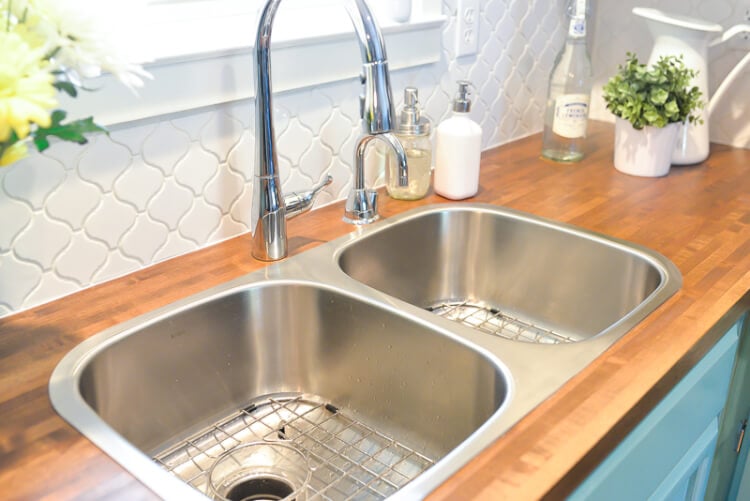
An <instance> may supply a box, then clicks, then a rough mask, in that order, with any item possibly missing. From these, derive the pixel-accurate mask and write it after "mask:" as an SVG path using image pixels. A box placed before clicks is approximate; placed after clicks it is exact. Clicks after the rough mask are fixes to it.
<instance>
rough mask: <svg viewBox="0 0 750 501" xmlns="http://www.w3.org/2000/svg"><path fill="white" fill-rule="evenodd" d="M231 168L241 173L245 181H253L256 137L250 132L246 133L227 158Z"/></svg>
mask: <svg viewBox="0 0 750 501" xmlns="http://www.w3.org/2000/svg"><path fill="white" fill-rule="evenodd" d="M227 163H228V164H229V168H230V169H232V170H233V171H235V172H237V173H239V174H240V175H241V176H242V177H243V178H245V181H251V180H252V179H253V175H254V174H253V166H254V164H255V137H254V136H253V135H252V134H251V133H250V131H247V130H246V131H244V132H243V133H242V137H241V138H240V140H239V142H238V143H237V144H236V145H234V148H232V151H230V152H229V156H228V157H227Z"/></svg>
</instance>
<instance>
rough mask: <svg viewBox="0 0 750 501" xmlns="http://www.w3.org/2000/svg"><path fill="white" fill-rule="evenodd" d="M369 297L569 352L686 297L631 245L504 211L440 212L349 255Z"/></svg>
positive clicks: (376, 236)
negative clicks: (372, 292) (379, 295)
mask: <svg viewBox="0 0 750 501" xmlns="http://www.w3.org/2000/svg"><path fill="white" fill-rule="evenodd" d="M339 264H340V266H341V268H342V269H343V270H344V272H346V273H347V274H348V275H350V276H351V277H353V278H355V279H356V280H359V281H360V282H363V283H365V284H367V285H369V286H370V287H373V288H375V289H377V290H379V291H382V292H384V293H386V294H389V295H391V296H395V297H397V298H399V299H401V300H403V301H406V302H408V303H411V304H413V305H415V306H418V307H421V308H425V309H428V310H430V311H434V312H436V313H438V314H441V315H444V316H447V317H448V318H452V319H456V320H459V321H462V322H464V323H466V324H468V325H473V326H475V327H478V328H480V329H482V330H485V331H487V332H490V333H493V334H497V335H501V336H504V337H506V338H509V339H514V340H519V341H527V342H543V343H563V342H575V341H582V340H585V339H589V338H591V337H594V336H597V335H599V334H602V333H603V332H606V331H607V330H608V329H613V328H615V327H616V326H618V324H619V330H620V331H623V330H627V329H629V328H630V327H632V326H633V325H634V324H635V323H636V322H637V321H638V320H640V319H641V318H643V317H644V316H645V315H646V314H648V313H649V312H650V311H651V310H653V309H654V307H655V306H656V305H658V304H660V303H661V301H663V299H664V297H666V296H669V295H671V294H672V293H673V292H674V290H676V289H675V287H679V273H678V272H677V271H676V269H674V267H673V266H672V264H671V263H670V262H668V261H667V260H666V259H664V258H662V257H661V256H658V255H656V254H654V253H653V252H651V251H648V250H646V249H643V248H640V247H637V246H635V245H633V244H628V243H624V242H618V241H615V240H613V239H610V238H605V237H602V236H599V235H594V234H592V233H590V232H586V231H583V230H581V229H577V228H573V227H570V226H566V225H561V224H558V223H551V222H549V221H545V220H542V219H539V218H535V217H533V216H529V215H526V214H519V213H517V212H513V211H510V210H503V209H498V208H497V207H487V206H485V207H482V206H476V205H474V206H452V207H450V208H441V207H436V208H434V209H432V210H427V211H419V212H417V213H414V214H411V215H407V216H406V217H403V218H400V219H399V221H397V222H395V221H394V222H392V223H391V224H390V225H388V226H385V227H382V228H380V229H378V230H377V231H373V232H371V233H368V234H367V235H366V236H364V237H362V238H358V239H356V241H354V242H353V243H351V244H350V245H348V246H347V247H346V248H345V249H343V251H341V253H340V256H339Z"/></svg>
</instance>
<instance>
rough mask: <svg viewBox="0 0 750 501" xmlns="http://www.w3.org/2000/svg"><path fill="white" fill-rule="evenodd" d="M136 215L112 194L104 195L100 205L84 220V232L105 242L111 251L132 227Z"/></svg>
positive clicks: (132, 209) (134, 211)
mask: <svg viewBox="0 0 750 501" xmlns="http://www.w3.org/2000/svg"><path fill="white" fill-rule="evenodd" d="M136 214H137V213H136V210H135V209H134V208H133V207H132V206H130V205H128V204H124V203H122V202H120V201H119V200H117V198H115V196H114V195H112V194H109V195H105V196H104V197H103V198H102V203H101V204H100V205H99V206H98V207H97V208H96V209H94V212H93V213H92V214H91V216H89V218H88V219H87V220H86V224H85V227H84V230H85V232H86V234H87V235H89V236H90V237H92V238H96V239H98V240H101V241H103V242H105V243H106V244H107V245H108V246H109V247H110V248H112V249H113V248H115V247H117V246H118V245H119V243H120V240H121V239H122V236H123V235H124V234H125V232H126V231H127V230H128V229H129V228H130V227H131V226H133V223H134V222H135V217H136Z"/></svg>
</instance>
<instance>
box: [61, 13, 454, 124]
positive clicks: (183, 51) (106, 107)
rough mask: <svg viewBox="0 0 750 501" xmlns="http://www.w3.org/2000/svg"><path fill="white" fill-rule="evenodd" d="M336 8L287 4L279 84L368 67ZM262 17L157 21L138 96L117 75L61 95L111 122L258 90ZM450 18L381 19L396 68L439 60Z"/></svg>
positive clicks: (65, 102)
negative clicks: (323, 10) (296, 8)
mask: <svg viewBox="0 0 750 501" xmlns="http://www.w3.org/2000/svg"><path fill="white" fill-rule="evenodd" d="M303 10H304V9H303ZM336 12H337V14H336V15H330V16H327V15H321V14H320V9H318V11H317V12H315V13H314V14H313V13H310V15H316V17H315V18H314V19H315V22H314V23H311V22H309V20H310V19H311V18H310V17H309V16H308V15H305V14H306V13H305V12H289V13H288V15H284V16H283V17H282V14H284V12H283V11H282V10H281V9H280V11H279V14H278V18H277V20H276V22H275V26H274V34H273V42H272V50H273V88H274V92H283V91H289V90H293V89H300V88H305V87H311V86H315V85H320V84H325V83H330V82H335V81H341V80H346V79H349V78H356V77H357V76H358V75H359V74H360V72H361V61H360V54H359V48H358V46H357V42H356V39H355V36H354V31H353V29H351V23H350V22H349V20H348V19H347V17H346V13H345V12H344V9H336ZM331 13H333V11H331ZM255 17H256V16H255V13H252V14H250V13H234V15H232V16H227V15H226V13H224V14H222V16H220V17H219V16H217V17H214V18H209V19H206V18H201V19H197V18H196V19H179V18H178V19H176V20H171V21H169V22H167V21H162V22H156V23H154V24H153V25H152V26H151V27H150V28H151V29H150V34H149V33H147V34H145V35H144V39H145V41H146V42H147V43H148V44H149V45H150V46H152V47H153V50H152V53H153V54H154V61H153V62H151V63H148V64H145V65H144V67H145V69H146V70H148V71H149V72H150V73H151V74H152V75H153V77H154V78H153V80H151V81H147V82H146V85H145V86H144V87H143V88H142V89H140V91H139V93H138V94H139V95H138V96H135V95H134V94H133V93H132V92H130V91H129V90H128V89H126V88H124V87H123V86H122V85H120V84H119V83H117V82H116V81H115V80H114V77H112V76H111V75H102V76H101V77H98V78H97V79H95V80H96V81H94V82H90V83H89V86H90V87H93V88H96V89H99V90H97V91H95V92H87V93H82V94H80V95H79V96H78V98H77V99H75V100H72V99H70V98H67V97H66V96H61V101H62V102H61V106H62V107H63V108H64V109H66V110H69V111H70V114H71V118H80V117H87V116H91V115H93V116H94V117H96V120H97V122H98V123H100V124H102V125H107V126H111V125H115V124H121V123H126V122H132V121H135V120H140V119H144V118H150V117H155V116H161V115H166V114H171V113H177V112H181V111H186V110H192V109H196V108H202V107H206V106H211V105H215V104H220V103H227V102H232V101H237V100H241V99H247V98H252V97H254V95H255V89H254V86H255V82H254V75H253V72H254V69H253V59H254V51H253V47H252V44H254V38H255V27H256V25H257V21H256V20H255ZM413 17H417V16H413ZM294 19H296V21H294ZM445 19H446V18H445V16H443V15H441V14H436V13H424V14H423V15H422V16H421V17H417V18H416V19H412V20H411V21H410V22H408V23H405V24H395V23H381V29H382V32H383V36H384V38H385V42H386V46H387V51H388V59H389V66H390V69H391V71H393V70H400V69H404V68H410V67H415V66H420V65H425V64H431V63H434V62H437V61H438V60H439V59H440V54H441V31H442V26H443V23H444V21H445ZM321 20H322V22H320V21H321ZM285 25H286V26H285ZM313 30H314V31H313ZM198 33H199V34H200V35H199V36H198V35H196V34H198Z"/></svg>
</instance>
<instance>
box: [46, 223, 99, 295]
mask: <svg viewBox="0 0 750 501" xmlns="http://www.w3.org/2000/svg"><path fill="white" fill-rule="evenodd" d="M108 254H109V249H107V246H106V245H104V244H103V243H101V242H97V241H94V240H91V239H89V238H87V237H86V235H85V234H84V233H82V232H79V233H76V234H75V235H73V239H72V241H71V243H70V245H69V246H68V248H67V249H65V250H64V251H63V252H62V254H60V256H59V257H58V258H57V260H56V261H55V271H56V272H57V274H58V275H59V276H60V277H62V278H65V279H68V280H75V281H76V282H77V283H78V284H79V285H80V286H85V285H86V284H89V283H91V279H92V278H93V276H94V274H95V273H96V271H97V270H99V269H100V268H101V267H102V266H103V265H104V263H105V262H106V261H107V256H108ZM45 282H46V280H45ZM45 285H46V284H45Z"/></svg>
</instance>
